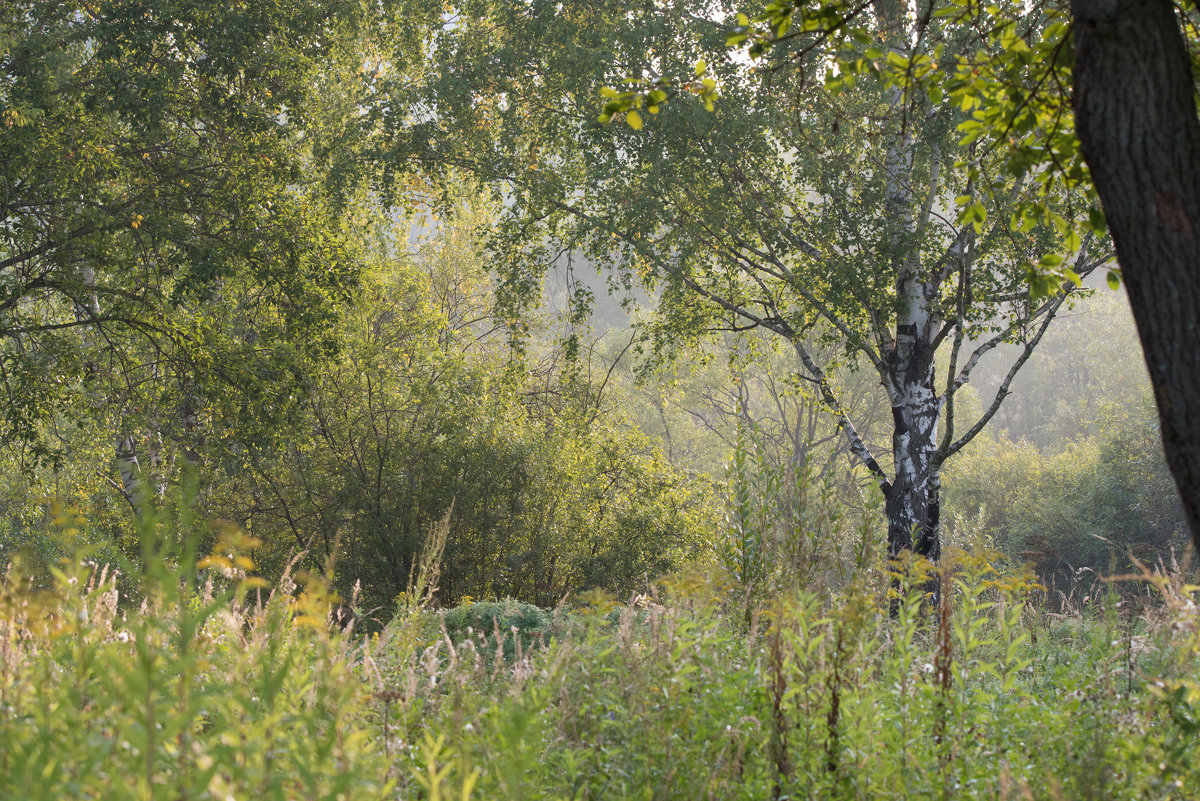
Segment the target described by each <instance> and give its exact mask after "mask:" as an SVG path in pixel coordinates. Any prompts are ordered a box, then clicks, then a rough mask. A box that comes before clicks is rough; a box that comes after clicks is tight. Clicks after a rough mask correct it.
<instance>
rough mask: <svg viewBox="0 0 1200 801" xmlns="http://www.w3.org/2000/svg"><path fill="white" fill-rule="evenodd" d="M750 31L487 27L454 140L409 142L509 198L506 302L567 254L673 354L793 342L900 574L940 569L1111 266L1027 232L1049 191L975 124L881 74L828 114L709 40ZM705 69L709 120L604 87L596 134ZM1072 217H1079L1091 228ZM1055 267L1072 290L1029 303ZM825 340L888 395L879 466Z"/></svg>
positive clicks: (455, 90)
mask: <svg viewBox="0 0 1200 801" xmlns="http://www.w3.org/2000/svg"><path fill="white" fill-rule="evenodd" d="M735 14H736V9H734V8H723V9H722V8H718V9H716V10H715V11H714V10H713V9H712V8H711V7H709V6H703V7H701V6H700V5H689V4H687V3H672V4H668V5H665V6H659V5H650V4H645V5H642V4H624V3H616V2H610V3H601V4H594V3H591V4H586V5H585V4H572V3H565V4H563V5H562V8H561V10H559V9H557V8H556V7H554V6H543V5H541V4H537V3H534V4H527V5H524V4H523V5H521V6H518V7H510V6H504V7H485V8H479V7H472V8H471V9H470V14H469V15H468V18H467V19H465V20H463V21H460V22H457V23H456V24H455V26H454V27H452V28H449V29H447V30H445V31H444V32H443V35H442V36H441V37H440V38H439V39H438V40H437V42H436V48H437V53H438V54H439V57H440V72H439V73H438V75H437V76H435V79H436V78H437V77H440V78H442V80H441V81H440V82H438V81H437V80H435V82H434V85H433V86H432V88H431V92H432V97H433V98H434V103H435V104H436V107H437V110H438V114H437V119H436V120H425V121H424V122H422V123H420V124H418V125H415V126H414V127H413V130H414V131H415V132H416V133H418V134H420V135H425V136H428V140H427V141H428V142H429V143H430V145H429V148H428V151H427V153H428V155H429V157H431V158H432V159H435V160H442V161H453V162H455V163H458V164H466V165H468V166H470V167H471V168H472V169H474V170H475V171H477V172H478V173H480V174H482V175H485V176H487V177H488V178H490V179H492V180H493V181H494V182H495V185H496V186H497V192H498V193H499V194H500V195H501V196H502V197H504V198H505V200H506V202H507V208H508V218H507V220H506V222H505V223H504V224H502V225H501V226H500V227H499V228H498V229H497V232H496V235H495V237H494V242H493V244H494V245H495V247H496V248H497V250H498V252H500V253H502V254H503V261H502V263H503V265H504V269H505V271H506V275H507V276H508V283H509V284H510V285H511V286H515V287H530V286H536V285H537V276H538V274H539V270H541V269H544V267H545V265H547V264H548V263H549V262H550V257H551V256H552V255H553V246H552V245H550V244H548V243H563V244H562V247H564V248H573V249H579V250H584V251H586V252H587V253H588V254H589V255H590V256H591V257H592V258H594V259H596V260H597V261H607V263H608V264H609V265H610V266H611V269H612V272H613V275H614V280H616V281H617V282H624V283H627V284H632V283H634V282H640V283H643V284H645V285H646V286H649V287H651V288H653V289H654V290H655V291H656V292H657V295H658V298H659V305H658V312H657V319H656V322H655V323H654V325H653V326H652V329H653V333H654V334H655V341H656V343H657V346H659V347H672V346H678V345H679V344H680V343H683V342H686V341H688V340H689V339H692V338H696V337H700V336H703V335H704V334H705V333H706V332H707V331H709V330H711V329H712V328H714V327H719V326H720V325H721V322H720V321H722V320H724V319H727V318H728V317H729V316H730V315H732V316H733V317H734V318H735V319H736V320H737V323H736V325H735V327H738V328H757V329H762V330H765V331H768V332H771V333H772V334H774V335H776V336H778V337H781V338H782V339H783V340H785V341H786V342H788V343H789V344H790V346H791V347H792V348H794V350H795V351H796V354H797V358H798V361H799V363H800V364H801V366H802V369H801V371H800V372H801V377H802V379H803V380H805V381H807V382H809V383H811V384H812V385H813V386H814V387H815V388H816V391H817V393H818V394H819V396H820V398H821V400H822V403H823V404H824V406H825V408H826V409H827V410H828V412H829V413H830V414H832V415H833V416H834V418H835V419H836V421H837V424H838V426H839V427H840V429H841V432H842V435H843V436H844V437H845V438H846V441H847V445H848V447H849V449H850V451H851V452H852V453H853V454H854V456H855V458H856V459H857V460H858V461H859V462H860V463H861V464H862V465H864V467H865V469H866V470H867V471H869V473H870V474H871V476H872V477H873V479H874V481H875V483H876V484H877V486H878V487H879V489H880V491H881V495H882V498H883V506H884V510H885V513H886V517H887V521H888V550H889V552H890V553H891V554H893V555H894V554H898V553H900V552H901V551H904V550H908V549H912V550H915V551H916V552H917V553H920V554H923V555H925V556H928V557H930V558H933V559H936V558H938V556H939V553H940V533H939V532H940V475H941V468H942V465H943V464H944V463H945V461H946V460H947V459H949V458H951V457H953V456H954V454H956V453H958V452H959V451H960V450H962V448H963V447H964V446H965V445H966V444H967V443H968V442H970V441H971V439H972V438H973V437H975V436H976V435H977V434H978V433H979V432H980V431H981V430H982V429H983V428H984V427H985V426H986V425H987V423H988V421H989V420H991V418H992V417H993V416H994V415H995V414H996V411H997V410H998V409H999V408H1000V405H1001V404H1002V403H1003V400H1004V397H1005V395H1007V394H1008V391H1009V387H1010V386H1011V382H1012V379H1013V377H1014V376H1015V375H1016V373H1017V371H1018V370H1019V369H1020V367H1021V365H1022V364H1023V363H1024V362H1025V361H1026V359H1028V357H1029V354H1030V353H1032V352H1033V350H1034V348H1035V347H1036V346H1037V344H1038V342H1039V341H1040V339H1041V338H1042V336H1043V334H1044V332H1045V331H1046V329H1047V327H1048V326H1049V325H1050V324H1051V321H1052V320H1053V319H1054V317H1055V315H1056V314H1057V313H1058V312H1059V310H1060V309H1062V308H1063V307H1064V305H1065V304H1067V303H1069V302H1070V300H1071V298H1072V296H1073V294H1074V293H1076V292H1078V291H1079V287H1080V282H1081V280H1082V279H1083V278H1084V277H1086V276H1087V275H1088V274H1089V273H1090V272H1091V271H1092V270H1094V269H1095V267H1096V266H1097V265H1098V264H1100V263H1102V262H1103V261H1104V259H1105V258H1106V254H1104V253H1103V252H1101V250H1100V248H1098V247H1097V245H1096V243H1094V242H1092V241H1091V240H1090V239H1089V240H1084V241H1081V239H1080V238H1079V237H1078V236H1076V235H1074V234H1072V233H1070V231H1069V230H1068V231H1067V232H1066V233H1063V232H1062V231H1061V230H1060V227H1059V226H1054V225H1047V224H1046V223H1045V221H1044V220H1043V219H1041V218H1038V217H1035V216H1023V215H1020V214H1016V215H1014V214H1013V213H1012V209H1013V208H1019V207H1020V202H1021V201H1023V200H1026V199H1028V198H1029V197H1030V196H1031V193H1032V192H1034V191H1036V189H1037V187H1035V186H1034V185H1033V182H1029V181H1022V180H1019V179H1016V178H1013V177H1012V176H1011V175H1009V174H1007V173H1005V172H1004V171H1003V170H1002V169H1001V168H1002V166H1003V162H1002V161H1000V160H999V159H997V158H996V157H995V156H994V155H993V154H992V153H990V152H989V151H988V149H987V148H985V147H981V146H970V145H967V146H963V145H960V139H961V135H960V134H959V132H958V131H957V130H956V129H957V126H958V125H959V124H960V123H961V122H962V121H963V120H964V118H965V112H963V111H962V110H961V109H960V108H956V107H951V106H948V105H946V104H944V103H942V102H940V98H937V97H933V96H930V95H929V94H926V93H924V92H910V91H906V90H905V89H904V88H903V87H898V86H896V85H895V84H894V83H893V82H889V81H886V80H883V79H879V78H876V77H873V76H872V75H871V74H870V73H869V71H868V72H866V73H865V74H862V75H860V76H857V77H855V76H853V75H851V74H847V75H846V76H845V78H844V79H843V80H842V81H841V83H842V89H841V91H840V92H838V93H833V92H831V91H830V90H829V89H827V88H826V87H825V86H824V85H823V84H822V83H821V82H818V81H813V80H806V79H805V76H806V75H808V74H811V73H812V72H814V71H817V72H819V71H820V70H821V69H825V68H826V67H823V66H822V62H820V60H819V59H817V58H816V57H811V58H810V62H811V63H808V64H806V65H804V66H805V67H806V68H805V69H798V70H780V71H777V72H772V66H773V64H772V62H770V61H769V60H768V61H767V62H765V63H763V64H762V65H760V66H759V67H758V71H759V74H758V75H752V74H751V68H750V65H748V64H747V63H746V60H745V59H741V58H737V57H731V56H730V54H729V52H728V51H727V50H726V47H725V40H726V34H727V32H728V31H727V28H726V26H725V25H724V24H722V23H719V22H714V21H712V20H713V19H714V18H716V19H722V18H724V19H732V18H733V16H734V15H735ZM865 18H866V19H869V21H870V23H871V24H870V26H869V31H868V34H867V36H866V38H865V40H864V41H862V42H860V43H859V44H858V45H857V46H859V47H860V48H862V52H863V54H864V55H863V57H864V58H867V57H873V58H879V59H884V60H889V61H892V62H897V63H901V62H902V63H907V64H911V65H914V69H919V68H921V65H922V64H926V63H928V62H929V61H931V60H932V58H933V53H932V52H931V49H932V45H931V44H930V39H929V38H928V37H926V36H925V35H923V34H922V32H921V31H922V30H929V24H928V21H923V22H921V25H923V26H924V28H921V29H919V27H918V22H919V21H918V20H916V19H915V18H914V16H913V15H912V14H910V13H907V12H906V11H905V10H904V9H903V7H901V6H900V5H899V4H895V5H893V4H889V3H880V4H878V5H877V6H875V7H874V8H873V10H872V11H870V12H869V14H867V16H866V17H865ZM484 29H486V30H487V31H488V32H489V33H488V35H487V36H484V35H483V33H482V31H483V30H484ZM941 41H942V42H944V43H947V44H949V45H950V46H954V45H955V44H956V43H955V42H954V41H953V40H952V39H949V40H948V39H947V38H943V39H942V40H941ZM958 44H960V45H962V44H964V43H961V42H959V43H958ZM943 46H945V44H944V45H943ZM531 53H533V54H534V55H533V56H531V55H530V54H531ZM768 55H769V54H768ZM692 65H696V67H695V76H694V78H692V79H691V80H690V81H689V82H688V83H686V84H683V85H678V84H676V85H675V87H674V90H675V91H679V92H682V91H692V92H695V93H697V94H700V95H701V96H702V97H703V96H704V93H706V92H708V91H711V88H712V87H713V86H720V87H722V88H723V92H724V97H723V98H722V99H721V101H720V102H719V103H718V104H716V107H715V110H713V111H712V112H709V111H706V110H705V109H704V108H703V107H702V106H703V105H704V104H699V103H698V104H686V103H669V104H665V105H664V103H665V101H666V100H667V99H668V97H667V95H668V93H667V92H666V90H663V89H653V90H650V91H648V92H647V93H645V94H643V95H640V96H639V97H638V98H637V102H638V103H640V104H641V105H640V107H639V106H638V105H637V104H636V103H635V104H633V105H630V104H624V105H623V101H624V100H625V99H626V98H627V96H626V95H625V94H623V93H622V92H620V91H618V89H608V90H606V91H607V94H608V96H609V97H611V98H613V100H612V101H611V104H610V106H609V107H608V109H607V110H606V112H605V114H606V115H608V116H609V117H610V118H611V122H613V123H614V124H613V125H611V126H609V127H607V128H604V127H597V125H596V123H595V110H594V105H593V103H594V101H593V100H592V98H593V97H594V96H595V91H596V87H597V86H598V85H604V84H609V85H614V86H615V85H617V84H618V83H619V82H620V81H621V80H622V79H624V78H625V77H626V76H630V75H634V76H641V78H643V79H644V80H645V81H647V82H648V85H652V86H653V85H655V82H656V81H658V76H669V75H679V74H681V73H682V72H683V71H684V70H685V69H686V70H690V69H691V68H692ZM764 75H765V76H766V79H765V80H760V79H761V78H763V76H764ZM659 85H661V84H659ZM618 123H619V124H618ZM464 132H466V135H465V136H464V135H463V133H464ZM984 188H986V191H983V190H984ZM1069 200H1070V198H1064V201H1063V204H1060V205H1059V207H1058V208H1059V209H1060V216H1063V217H1065V216H1069V215H1070V213H1071V212H1072V210H1073V209H1074V210H1081V209H1082V208H1085V207H1083V206H1080V207H1072V206H1071V205H1070V204H1069V202H1068V201H1069ZM1039 264H1040V265H1043V266H1054V267H1055V275H1057V276H1059V278H1055V279H1053V280H1046V281H1043V282H1042V283H1041V284H1040V285H1039V286H1036V287H1035V290H1036V291H1033V292H1031V290H1030V283H1029V281H1028V278H1029V276H1030V274H1031V273H1033V272H1035V271H1034V270H1033V268H1034V267H1035V266H1036V265H1039ZM814 332H817V333H821V332H825V335H826V336H829V337H833V338H834V339H836V340H837V341H838V342H839V343H840V344H841V346H842V350H843V355H844V357H845V358H848V359H851V360H854V361H856V362H857V363H858V364H859V365H860V366H862V367H863V368H864V369H870V370H872V371H874V373H875V374H876V376H877V377H878V381H879V385H880V387H881V388H882V391H883V392H884V393H885V394H886V397H887V400H888V403H889V405H890V406H891V408H892V430H891V437H890V442H889V443H885V444H884V446H883V447H877V446H876V445H875V444H873V443H871V442H868V441H866V440H865V439H864V438H863V437H862V436H860V434H859V432H858V428H857V426H856V421H855V420H854V419H852V417H851V415H849V414H848V413H847V411H846V410H845V408H844V406H843V404H842V400H841V399H840V398H839V397H838V394H837V392H836V390H835V387H834V386H833V384H832V382H831V381H830V380H829V369H830V365H829V364H828V363H823V362H822V361H821V360H820V359H818V358H816V356H815V355H814V352H813V351H812V350H811V349H810V348H809V347H808V346H807V345H806V337H807V336H809V335H810V334H812V333H814ZM1006 342H1007V343H1012V342H1016V343H1020V344H1021V348H1020V350H1019V351H1018V355H1017V357H1016V359H1015V360H1014V362H1013V363H1012V364H1011V365H1010V368H1009V370H1008V371H1007V373H1006V378H1005V380H1004V381H1002V382H1001V384H1000V387H999V389H998V391H997V393H996V394H995V396H994V397H992V398H989V399H985V402H984V405H983V412H982V414H981V415H980V416H979V417H978V418H977V419H969V420H961V419H959V418H958V417H957V416H956V408H957V404H956V395H957V393H959V392H960V391H961V389H962V388H963V387H964V386H965V385H967V383H968V382H969V381H970V379H971V376H972V373H973V371H974V370H975V368H976V366H977V365H978V364H979V363H980V361H981V360H982V359H985V358H988V357H989V355H990V354H994V352H995V351H996V348H997V346H998V345H1000V344H1001V343H1006Z"/></svg>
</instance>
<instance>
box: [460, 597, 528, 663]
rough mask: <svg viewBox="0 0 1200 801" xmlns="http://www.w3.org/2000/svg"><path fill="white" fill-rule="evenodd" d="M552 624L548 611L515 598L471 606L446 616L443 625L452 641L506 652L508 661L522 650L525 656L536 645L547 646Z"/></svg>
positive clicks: (465, 605) (483, 602)
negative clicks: (475, 642)
mask: <svg viewBox="0 0 1200 801" xmlns="http://www.w3.org/2000/svg"><path fill="white" fill-rule="evenodd" d="M550 623H551V617H550V614H548V613H547V612H546V611H545V610H543V609H541V608H540V607H537V606H533V605H532V604H524V603H520V602H519V601H514V600H512V599H505V600H503V601H478V602H474V603H467V604H463V605H462V606H456V607H454V608H453V609H448V610H446V611H445V612H444V613H443V614H442V624H443V625H444V626H445V627H446V633H447V634H448V635H449V636H450V638H451V639H452V640H454V641H455V642H461V641H463V640H466V639H474V640H477V641H478V642H480V644H481V645H482V646H483V648H484V649H485V650H489V651H493V652H495V651H497V650H502V651H503V653H504V656H505V657H506V658H508V659H512V658H513V657H514V656H515V655H516V653H517V651H518V649H519V650H520V651H521V652H522V653H523V652H525V651H528V650H529V649H530V647H531V646H533V645H535V644H545V642H546V641H547V640H548V639H549V636H550Z"/></svg>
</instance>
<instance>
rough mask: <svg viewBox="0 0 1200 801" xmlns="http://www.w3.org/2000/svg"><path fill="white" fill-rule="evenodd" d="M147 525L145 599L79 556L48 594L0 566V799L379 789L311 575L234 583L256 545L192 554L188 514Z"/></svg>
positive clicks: (317, 794)
mask: <svg viewBox="0 0 1200 801" xmlns="http://www.w3.org/2000/svg"><path fill="white" fill-rule="evenodd" d="M185 509H186V507H185ZM156 523H158V525H156ZM146 525H147V530H146V531H145V532H143V540H144V541H145V542H146V543H147V555H146V559H145V567H146V570H145V572H144V573H143V574H142V576H141V583H140V585H139V587H138V596H140V598H141V604H140V606H130V604H129V601H130V599H128V598H122V597H120V596H119V594H118V590H117V587H116V585H115V581H114V578H113V574H112V572H111V571H110V570H109V568H108V567H98V566H96V565H95V564H94V563H91V562H89V563H87V564H84V563H81V562H78V561H71V560H67V561H65V562H64V563H63V565H62V566H61V567H59V568H57V569H56V571H55V579H56V581H55V584H54V586H53V587H50V588H47V589H45V590H42V591H34V590H32V589H31V588H30V587H29V586H28V584H27V582H26V580H25V578H24V576H22V574H21V572H20V568H19V567H17V568H14V569H10V570H9V571H8V573H7V574H6V577H5V579H4V583H3V585H2V587H0V604H2V605H3V613H2V614H0V634H2V653H0V706H2V707H3V709H4V712H5V714H4V716H3V721H2V722H0V742H3V744H4V747H3V748H0V766H2V768H3V776H2V777H0V791H2V792H3V795H4V796H5V797H7V798H23V799H41V798H44V799H51V798H79V799H85V798H88V799H92V798H94V799H99V798H105V799H120V798H130V799H135V798H136V799H147V798H159V797H172V798H200V797H217V798H228V797H242V796H247V795H251V794H254V795H257V796H259V797H262V798H264V799H293V798H305V799H331V801H332V799H335V798H344V799H365V798H381V797H383V795H384V793H385V792H386V790H387V785H386V781H385V780H384V779H383V778H382V777H383V774H384V771H385V766H384V765H383V764H382V763H381V761H380V758H379V751H378V749H377V748H376V746H375V744H374V743H373V741H372V740H371V739H370V738H369V736H367V734H366V733H365V732H364V731H363V730H362V728H361V727H360V726H359V725H358V724H357V723H356V722H355V721H358V720H361V719H362V718H363V717H364V716H365V715H366V714H367V711H366V710H367V707H366V706H365V704H366V702H367V695H366V693H365V691H364V688H363V687H362V685H361V684H359V683H358V681H357V678H356V674H355V670H354V660H353V657H352V648H353V641H352V639H351V637H350V636H349V633H348V632H342V631H340V630H338V629H337V628H335V627H332V626H331V625H330V620H329V618H328V617H327V615H328V612H329V603H328V599H329V595H328V592H327V591H326V589H325V585H324V581H323V579H322V578H321V577H320V576H319V575H307V576H300V577H292V576H290V575H289V576H285V577H284V579H283V580H282V581H281V583H280V584H279V586H277V587H276V588H275V589H274V590H271V591H269V592H265V591H264V590H263V586H264V585H263V583H262V582H261V580H256V579H248V578H247V577H246V572H245V571H246V569H247V568H249V566H250V563H249V561H248V559H247V557H246V556H245V553H246V551H247V549H249V548H252V547H253V546H254V545H255V543H254V541H253V540H251V539H249V538H247V537H245V536H244V535H242V534H240V533H238V532H236V531H233V530H229V531H226V532H224V533H223V534H222V536H221V537H220V539H219V541H218V542H217V544H216V546H215V548H214V550H213V553H212V554H211V555H210V556H208V557H206V558H204V559H198V554H197V552H196V545H197V543H198V541H199V535H200V534H201V533H202V532H201V531H200V530H193V529H191V528H190V526H189V524H188V522H187V515H186V514H185V515H184V516H183V518H182V520H181V523H180V524H179V525H178V526H176V525H169V524H168V521H166V520H162V521H148V522H147V524H146ZM298 582H300V583H302V584H303V589H301V584H300V583H298ZM138 596H135V597H138Z"/></svg>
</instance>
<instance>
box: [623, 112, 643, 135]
mask: <svg viewBox="0 0 1200 801" xmlns="http://www.w3.org/2000/svg"><path fill="white" fill-rule="evenodd" d="M625 122H627V123H629V127H630V128H632V129H633V130H635V131H640V130H642V115H641V114H638V113H637V112H636V111H630V112H629V113H628V114H626V115H625Z"/></svg>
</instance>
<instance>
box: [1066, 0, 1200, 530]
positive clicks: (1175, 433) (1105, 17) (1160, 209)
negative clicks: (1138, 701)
mask: <svg viewBox="0 0 1200 801" xmlns="http://www.w3.org/2000/svg"><path fill="white" fill-rule="evenodd" d="M1071 8H1072V13H1073V15H1074V18H1075V42H1076V45H1075V46H1076V56H1075V74H1074V83H1075V94H1074V98H1073V102H1074V106H1075V124H1076V128H1077V130H1078V134H1079V139H1080V142H1081V143H1082V145H1083V155H1084V158H1085V160H1086V161H1087V164H1088V167H1089V168H1090V169H1091V172H1092V178H1093V180H1094V181H1095V185H1096V191H1097V192H1098V194H1099V195H1100V199H1101V202H1102V203H1103V205H1104V213H1105V216H1106V217H1107V218H1108V227H1109V231H1110V232H1111V234H1112V238H1113V242H1114V244H1115V245H1116V252H1117V260H1118V261H1119V262H1120V265H1121V271H1122V275H1123V277H1124V279H1125V285H1126V287H1127V288H1128V292H1129V300H1130V304H1131V305H1132V307H1133V315H1134V319H1135V320H1136V321H1137V327H1138V334H1139V336H1140V337H1141V340H1142V348H1143V351H1144V353H1145V357H1146V366H1147V367H1148V368H1149V371H1150V380H1151V383H1152V385H1153V387H1154V395H1155V399H1156V400H1157V401H1158V410H1159V419H1160V420H1161V425H1162V439H1163V449H1164V450H1165V452H1166V457H1167V464H1168V465H1169V466H1170V468H1171V473H1172V475H1174V477H1175V483H1176V484H1177V485H1178V487H1179V494H1180V496H1181V498H1182V499H1183V507H1184V510H1185V512H1186V515H1187V520H1188V524H1189V525H1190V527H1191V530H1192V538H1193V541H1194V542H1196V544H1197V546H1198V547H1200V413H1197V408H1196V407H1197V403H1198V402H1200V327H1198V320H1200V240H1198V239H1197V237H1198V236H1200V122H1197V115H1196V105H1195V101H1194V92H1195V89H1196V87H1195V82H1194V79H1193V76H1192V70H1191V63H1190V61H1189V58H1188V54H1187V49H1186V46H1185V43H1184V40H1183V36H1182V34H1181V32H1180V28H1179V23H1178V22H1177V20H1176V18H1175V13H1174V9H1173V6H1172V3H1171V2H1170V0H1073V1H1072V4H1071Z"/></svg>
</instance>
